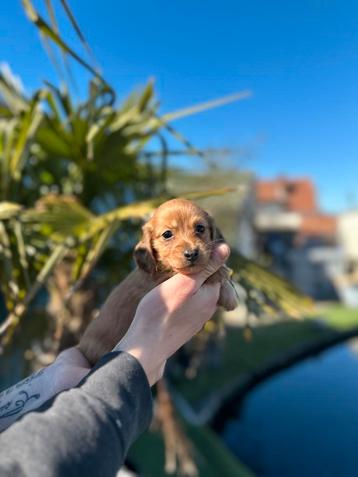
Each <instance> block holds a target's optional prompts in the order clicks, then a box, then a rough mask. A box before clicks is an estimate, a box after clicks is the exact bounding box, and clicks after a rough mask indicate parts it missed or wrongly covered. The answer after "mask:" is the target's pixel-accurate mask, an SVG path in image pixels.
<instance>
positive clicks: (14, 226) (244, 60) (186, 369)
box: [0, 0, 358, 477]
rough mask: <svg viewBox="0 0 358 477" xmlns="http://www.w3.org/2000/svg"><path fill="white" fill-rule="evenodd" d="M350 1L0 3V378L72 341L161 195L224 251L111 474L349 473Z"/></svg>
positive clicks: (357, 279) (353, 141) (353, 259)
mask: <svg viewBox="0 0 358 477" xmlns="http://www.w3.org/2000/svg"><path fill="white" fill-rule="evenodd" d="M357 14H358V9H357V5H356V4H355V2H351V1H340V2H338V1H336V0H332V1H323V0H322V1H321V0H307V1H306V0H304V1H301V2H297V1H296V2H291V3H287V2H282V1H278V2H274V3H272V2H264V1H259V0H257V1H252V2H249V3H248V2H243V1H235V2H234V1H231V0H225V1H223V2H220V3H218V2H214V1H211V0H208V1H206V2H193V1H191V2H188V1H182V2H180V3H179V2H169V3H168V2H164V1H162V0H158V1H156V2H144V1H142V0H138V1H134V2H131V3H129V2H118V1H117V2H115V1H114V0H102V2H101V3H98V2H87V3H86V4H84V3H81V2H70V1H69V0H37V1H30V0H22V1H21V0H16V1H14V2H3V3H2V4H1V5H0V62H1V68H0V343H1V357H0V373H1V375H0V385H1V389H5V388H6V387H8V386H10V385H12V384H14V383H15V382H17V381H18V380H20V379H21V378H22V377H24V376H25V375H26V374H28V373H30V372H31V371H33V370H36V369H38V368H40V367H42V366H45V365H47V364H49V363H51V362H52V361H53V359H54V358H55V357H56V355H57V354H58V352H59V351H60V350H62V349H64V348H66V347H68V346H71V345H74V344H75V343H76V342H77V341H78V339H79V337H80V336H81V334H82V332H83V330H84V329H85V327H86V326H87V324H88V323H89V321H90V320H91V319H92V318H93V317H94V316H95V315H96V313H97V311H98V308H99V307H100V305H101V303H102V302H103V300H104V299H105V297H106V295H107V294H108V293H109V291H110V290H111V288H113V286H114V285H115V284H116V283H118V281H120V280H121V279H122V278H123V277H125V276H126V274H127V273H128V272H129V271H130V270H131V269H132V268H133V266H134V263H133V260H132V250H133V247H134V245H135V244H136V242H137V241H138V239H139V236H140V227H141V224H142V223H143V221H145V220H146V219H147V218H148V216H149V214H150V213H151V211H152V210H153V209H154V208H155V207H157V206H158V205H159V204H160V203H161V202H163V201H165V200H167V199H168V198H170V197H175V196H183V197H187V198H190V199H193V200H196V201H197V202H198V203H199V204H200V205H201V206H202V207H203V208H205V209H206V210H208V211H209V212H210V213H211V214H212V215H213V217H214V218H215V220H216V223H217V224H218V226H219V228H220V229H221V231H222V232H223V235H224V236H225V238H226V240H227V241H228V243H229V244H230V246H231V249H232V255H231V258H230V266H231V268H232V270H233V281H234V282H235V286H236V289H237V293H238V295H239V297H240V306H239V308H238V309H237V310H235V311H233V312H230V313H223V312H222V311H219V312H218V313H217V314H216V316H215V317H214V318H213V320H211V321H210V322H209V323H208V324H207V326H206V327H205V329H204V330H203V331H202V332H201V333H199V335H198V336H197V337H195V338H194V339H193V340H192V342H191V343H189V344H188V345H186V346H185V347H184V348H183V349H182V350H180V351H179V352H178V353H177V355H176V356H174V357H173V359H172V360H171V362H169V363H168V366H167V369H166V375H165V378H164V379H163V380H162V381H161V382H160V383H159V385H158V386H157V388H156V389H155V390H154V394H155V399H156V407H155V419H154V421H153V424H152V426H151V428H150V429H149V431H148V432H147V433H145V434H144V435H143V436H142V437H141V438H140V439H139V440H138V441H137V443H135V445H134V446H133V447H132V449H131V451H130V454H129V456H128V460H127V462H126V467H125V469H122V470H121V471H120V473H119V475H139V476H148V477H152V476H153V477H154V476H155V477H158V476H161V475H187V476H196V475H197V476H205V477H206V476H209V477H210V476H218V475H220V476H253V475H257V476H273V477H281V476H300V477H302V476H303V475H304V476H309V477H310V476H314V477H316V476H317V475H325V476H334V477H336V476H337V475H342V476H354V475H356V473H357V470H356V458H355V445H354V443H355V442H356V440H357V438H358V412H357V405H356V403H357V399H358V384H357V383H358V380H357V376H358V361H357V349H358V341H357V338H356V336H357V335H358V192H357V186H356V183H357V176H358V161H357V158H356V156H357V153H358V142H357V134H356V115H357V110H358V95H357V88H356V85H357V80H358V65H357V61H358V50H357V48H358V32H357V29H356V20H357ZM0 418H1V414H0Z"/></svg>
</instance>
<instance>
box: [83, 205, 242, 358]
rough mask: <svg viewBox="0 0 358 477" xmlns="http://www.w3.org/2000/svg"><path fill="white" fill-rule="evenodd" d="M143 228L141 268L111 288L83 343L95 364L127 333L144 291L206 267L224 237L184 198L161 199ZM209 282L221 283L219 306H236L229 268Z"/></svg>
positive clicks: (138, 260) (139, 255)
mask: <svg viewBox="0 0 358 477" xmlns="http://www.w3.org/2000/svg"><path fill="white" fill-rule="evenodd" d="M142 230H143V235H142V239H141V241H140V242H139V243H138V244H137V245H136V247H135V250H134V259H135V261H136V263H137V268H136V269H135V270H134V271H133V272H132V273H130V274H129V275H128V276H127V278H125V280H123V281H122V282H121V283H120V284H119V285H118V286H117V287H116V288H115V289H114V290H113V291H112V293H111V294H110V295H109V297H108V299H107V301H106V302H105V304H104V305H103V307H102V309H101V311H100V313H99V315H98V317H97V318H95V319H94V320H93V321H92V322H91V323H90V324H89V326H88V327H87V329H86V331H85V332H84V335H83V336H82V338H81V340H80V343H79V348H80V350H81V351H82V353H83V354H84V355H85V356H86V358H87V359H88V361H89V362H90V363H91V364H92V365H93V364H94V363H95V362H96V361H97V360H98V359H99V358H100V357H101V356H102V355H104V354H105V353H107V352H109V351H110V350H111V349H113V348H114V346H115V345H116V344H117V343H118V342H119V341H120V339H121V338H122V337H123V336H124V335H125V333H126V332H127V330H128V328H129V326H130V324H131V323H132V320H133V318H134V315H135V312H136V309H137V306H138V303H139V302H140V300H141V299H142V298H143V296H144V295H146V294H147V293H148V292H149V291H150V290H152V289H153V288H154V287H155V286H157V285H159V284H160V283H162V282H163V281H165V280H167V279H168V278H169V277H171V276H173V275H174V274H176V273H183V274H186V275H191V274H193V273H197V272H199V271H200V270H202V269H203V268H205V266H206V265H207V263H208V261H209V259H210V255H211V252H212V250H213V248H214V246H215V244H217V243H219V242H223V241H224V239H223V237H222V235H221V233H220V231H219V230H218V229H217V228H216V226H215V224H214V221H213V219H212V218H211V217H210V216H209V214H207V213H206V212H205V211H204V210H202V209H201V208H200V207H198V206H197V205H196V204H194V203H193V202H190V201H188V200H184V199H173V200H169V201H168V202H165V203H164V204H162V205H161V206H160V207H159V208H158V209H156V211H155V212H154V214H153V216H152V218H151V219H150V220H149V221H148V222H147V223H146V224H145V225H144V226H143V228H142ZM208 282H211V283H214V282H220V283H221V289H220V296H219V300H218V305H221V306H222V307H224V308H225V309H226V310H233V309H234V308H236V306H237V305H238V300H237V295H236V292H235V288H234V287H233V285H232V283H231V282H230V277H229V272H228V269H227V268H226V267H221V268H220V269H219V270H218V271H217V272H215V273H214V274H213V275H212V276H211V277H210V278H209V279H208Z"/></svg>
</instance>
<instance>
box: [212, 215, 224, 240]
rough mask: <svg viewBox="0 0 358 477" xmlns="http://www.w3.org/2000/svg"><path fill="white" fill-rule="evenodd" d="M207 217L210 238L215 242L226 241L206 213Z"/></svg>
mask: <svg viewBox="0 0 358 477" xmlns="http://www.w3.org/2000/svg"><path fill="white" fill-rule="evenodd" d="M207 219H208V222H209V229H210V239H211V240H212V241H213V242H216V243H220V242H226V240H225V238H224V236H223V234H222V233H221V231H220V229H219V228H218V227H217V226H216V224H215V221H214V219H213V218H212V217H211V216H210V215H209V214H208V215H207Z"/></svg>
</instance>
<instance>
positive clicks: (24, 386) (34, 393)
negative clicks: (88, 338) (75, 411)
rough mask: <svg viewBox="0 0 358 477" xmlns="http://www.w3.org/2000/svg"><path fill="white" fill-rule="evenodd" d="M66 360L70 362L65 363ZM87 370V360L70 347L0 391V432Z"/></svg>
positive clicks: (75, 382)
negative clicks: (40, 367)
mask: <svg viewBox="0 0 358 477" xmlns="http://www.w3.org/2000/svg"><path fill="white" fill-rule="evenodd" d="M69 360H72V361H71V362H70V363H69ZM74 360H75V363H74V362H73V361H74ZM89 371H90V368H89V366H88V363H87V362H86V361H85V359H84V358H83V357H82V356H81V355H80V353H79V352H78V351H77V350H75V349H74V348H72V349H69V350H66V351H65V352H64V353H63V354H61V355H60V356H59V357H58V358H57V359H56V361H55V362H54V363H53V364H51V365H50V366H47V367H46V368H43V369H40V370H39V371H37V372H35V373H33V374H32V375H31V376H28V377H27V378H25V379H24V380H22V381H20V382H19V383H16V384H14V385H13V386H11V387H10V388H8V389H6V390H5V391H2V392H1V393H0V432H2V431H3V430H5V429H6V428H7V427H9V426H10V425H11V424H13V423H14V422H15V421H16V420H17V419H19V418H20V417H21V416H22V415H24V414H26V413H27V412H29V411H33V410H34V409H37V408H39V407H40V406H41V405H42V404H43V403H44V402H46V401H48V400H49V399H51V398H52V397H53V396H55V395H56V394H58V393H60V392H61V391H64V390H65V389H69V388H71V387H74V386H77V384H78V383H79V382H80V381H81V379H83V378H84V377H85V376H86V374H88V372H89Z"/></svg>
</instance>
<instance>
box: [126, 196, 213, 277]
mask: <svg viewBox="0 0 358 477" xmlns="http://www.w3.org/2000/svg"><path fill="white" fill-rule="evenodd" d="M220 238H222V237H221V235H219V233H218V232H217V229H216V228H215V226H214V223H213V220H212V218H211V217H210V216H209V215H208V214H207V213H206V212H205V211H204V210H202V209H201V208H200V207H198V206H197V205H196V204H194V203H192V202H190V201H188V200H184V199H174V200H170V201H168V202H165V203H164V204H162V205H161V206H160V207H159V208H158V209H157V210H156V211H155V212H154V214H153V217H152V218H151V219H150V221H149V222H148V223H147V224H145V225H144V227H143V238H142V240H141V242H139V244H138V245H137V247H136V249H135V252H134V256H135V259H136V262H137V264H138V266H139V268H141V269H143V270H145V271H147V272H148V273H153V272H155V271H173V272H180V273H184V274H186V275H189V274H192V273H196V272H198V271H199V270H201V269H203V268H204V267H205V266H206V264H207V263H208V260H209V258H210V254H211V251H212V248H213V245H214V244H215V243H216V242H217V241H218V240H220Z"/></svg>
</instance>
